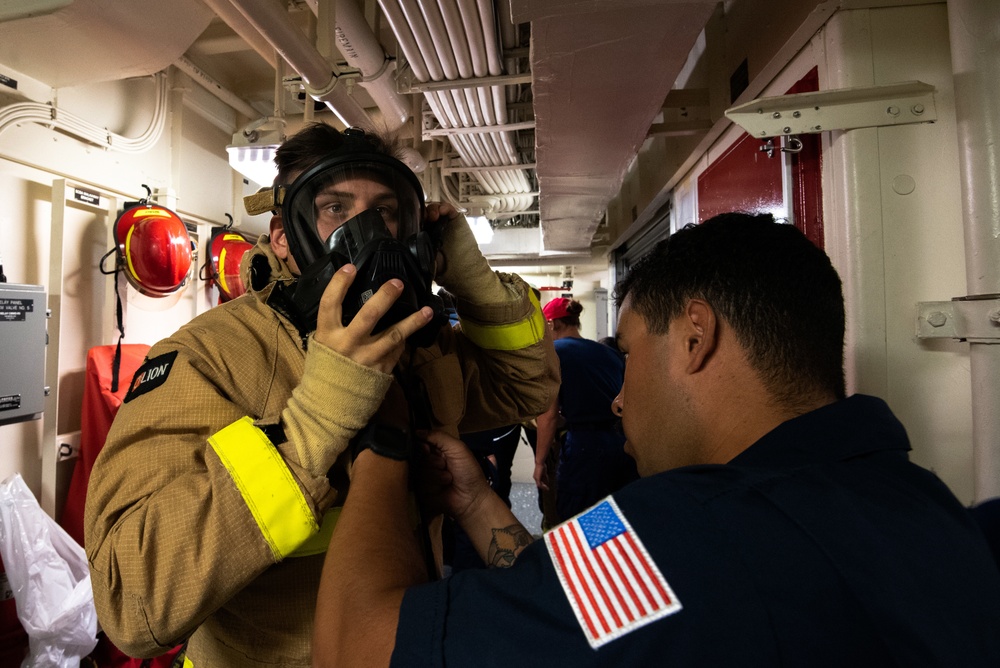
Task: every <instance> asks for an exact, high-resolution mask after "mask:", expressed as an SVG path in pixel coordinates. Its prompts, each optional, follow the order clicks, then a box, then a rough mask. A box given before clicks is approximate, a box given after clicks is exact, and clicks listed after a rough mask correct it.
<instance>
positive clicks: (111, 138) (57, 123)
mask: <svg viewBox="0 0 1000 668" xmlns="http://www.w3.org/2000/svg"><path fill="white" fill-rule="evenodd" d="M154 77H155V83H156V100H155V102H154V109H153V117H152V118H151V119H150V121H149V126H148V127H147V128H146V130H145V131H144V132H143V133H142V134H141V135H139V136H138V137H124V136H122V135H119V134H115V133H114V132H109V131H108V130H107V129H106V128H102V127H100V126H99V125H94V124H93V123H90V122H89V121H86V120H84V119H82V118H80V117H79V116H76V115H75V114H71V113H70V112H68V111H64V110H61V109H58V108H57V107H54V106H51V105H48V104H41V103H38V102H18V103H15V104H11V105H8V106H6V107H3V108H2V109H0V133H2V132H3V131H4V130H6V129H7V128H9V127H11V126H12V125H16V124H18V123H25V122H28V123H37V124H38V125H44V126H45V127H47V128H56V129H58V130H61V131H63V132H65V133H66V134H68V135H71V136H73V137H76V138H77V139H80V140H81V141H86V142H88V143H91V144H94V145H95V146H100V147H102V148H106V149H110V150H113V151H118V152H120V153H145V152H146V151H148V150H149V149H151V148H152V147H153V146H154V145H156V142H158V141H159V140H160V137H162V136H163V130H164V127H165V126H166V119H167V78H166V76H164V75H163V73H158V74H156V75H154Z"/></svg>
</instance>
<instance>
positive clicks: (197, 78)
mask: <svg viewBox="0 0 1000 668" xmlns="http://www.w3.org/2000/svg"><path fill="white" fill-rule="evenodd" d="M174 66H175V67H176V68H177V69H179V70H180V71H181V72H183V73H184V74H186V75H188V76H189V77H191V79H192V80H193V81H194V82H195V83H196V84H198V85H199V86H201V87H202V88H204V89H205V90H207V91H208V92H209V93H211V94H212V95H214V96H215V97H217V98H219V99H220V100H222V101H223V102H225V103H226V104H228V105H229V106H230V107H232V108H233V109H235V110H236V111H237V112H239V113H240V114H242V115H243V116H245V117H246V118H247V119H249V120H251V121H252V120H255V119H257V118H258V117H259V116H260V112H259V111H257V110H256V109H254V108H253V107H251V106H250V105H249V104H247V102H245V101H244V100H243V98H241V97H239V96H238V95H236V93H233V92H232V91H231V90H229V89H228V88H224V87H223V86H222V84H220V83H219V82H218V81H216V80H215V79H213V78H212V77H210V76H209V75H207V74H206V73H205V72H204V71H203V70H202V69H201V68H200V67H198V66H197V65H195V64H194V63H192V62H191V61H190V60H188V59H187V58H186V57H185V56H181V57H180V58H178V59H177V60H176V61H174Z"/></svg>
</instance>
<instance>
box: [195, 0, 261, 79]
mask: <svg viewBox="0 0 1000 668" xmlns="http://www.w3.org/2000/svg"><path fill="white" fill-rule="evenodd" d="M202 2H204V3H205V5H206V6H207V7H208V8H209V9H211V10H212V11H213V12H215V15H216V16H218V17H219V18H220V19H222V22H223V23H225V24H226V25H227V26H229V27H230V28H231V29H232V31H233V32H235V33H236V34H237V35H239V36H240V39H242V40H243V41H244V42H246V43H247V44H249V45H250V48H251V49H253V50H254V51H256V52H257V54H258V55H259V56H260V57H261V58H263V59H264V61H265V62H266V63H267V64H268V65H270V66H271V67H273V68H275V69H277V66H278V56H277V54H276V53H275V50H274V47H272V46H271V45H270V44H269V43H268V42H267V40H266V39H264V38H263V36H261V34H260V33H259V32H258V31H257V29H256V28H254V27H253V26H252V25H251V24H250V22H249V21H247V20H246V18H245V17H244V16H243V14H241V13H240V10H238V9H236V7H235V6H234V5H233V3H232V2H230V0H202Z"/></svg>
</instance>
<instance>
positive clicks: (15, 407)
mask: <svg viewBox="0 0 1000 668" xmlns="http://www.w3.org/2000/svg"><path fill="white" fill-rule="evenodd" d="M47 311H48V308H47V305H46V295H45V288H44V286H41V285H19V284H17V283H0V424H7V423H9V422H19V421H21V420H33V419H36V418H39V417H41V414H42V411H43V410H44V408H45V345H46V337H47V334H46V328H45V319H46V313H47Z"/></svg>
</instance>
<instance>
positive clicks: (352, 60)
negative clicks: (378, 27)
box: [335, 0, 410, 131]
mask: <svg viewBox="0 0 1000 668" xmlns="http://www.w3.org/2000/svg"><path fill="white" fill-rule="evenodd" d="M336 2H337V4H336V5H335V7H336V14H337V16H336V40H337V45H338V47H339V49H340V53H341V54H343V56H344V59H345V60H346V61H347V63H348V64H349V65H350V66H351V67H353V68H355V69H357V70H359V71H360V72H361V75H362V79H361V87H362V88H364V89H365V90H366V91H368V94H369V95H370V96H371V98H372V100H373V101H374V102H375V104H376V105H378V108H379V110H380V111H381V112H382V119H383V121H384V122H385V124H386V127H387V129H389V130H390V131H395V130H398V129H399V128H400V127H402V125H403V124H404V123H406V119H408V118H409V117H410V108H409V103H408V101H407V100H406V98H405V97H404V96H402V95H400V94H399V93H398V92H397V91H396V82H395V77H394V76H393V72H394V70H395V68H394V66H391V65H392V64H391V61H390V58H389V56H388V55H387V54H386V52H385V50H384V49H383V48H382V45H381V44H379V41H378V39H377V38H376V37H375V33H373V32H372V29H371V27H370V26H369V25H368V22H367V21H366V20H365V17H364V14H363V13H362V12H361V8H360V7H358V4H357V3H356V2H354V0H336Z"/></svg>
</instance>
